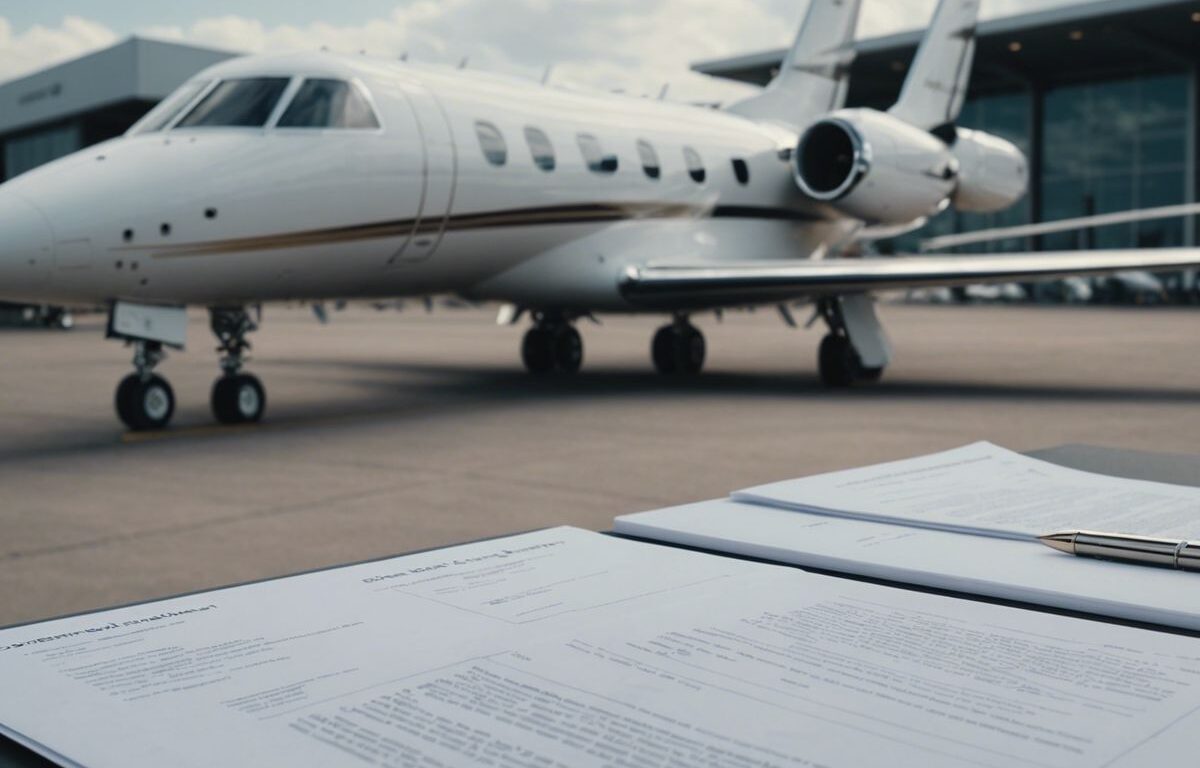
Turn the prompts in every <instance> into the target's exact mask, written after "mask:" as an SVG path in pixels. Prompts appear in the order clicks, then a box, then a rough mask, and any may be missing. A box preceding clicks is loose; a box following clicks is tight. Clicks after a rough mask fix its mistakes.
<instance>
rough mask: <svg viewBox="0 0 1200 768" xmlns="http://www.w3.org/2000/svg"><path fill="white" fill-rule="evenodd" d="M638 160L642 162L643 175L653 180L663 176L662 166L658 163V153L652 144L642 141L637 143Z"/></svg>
mask: <svg viewBox="0 0 1200 768" xmlns="http://www.w3.org/2000/svg"><path fill="white" fill-rule="evenodd" d="M637 152H638V159H640V160H641V161H642V173H644V174H646V176H648V177H649V178H651V179H657V178H659V177H661V176H662V166H661V165H660V164H659V162H658V153H657V152H655V151H654V147H653V146H651V144H650V142H648V141H645V140H642V141H639V142H638V143H637Z"/></svg>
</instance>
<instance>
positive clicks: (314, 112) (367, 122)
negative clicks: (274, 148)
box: [278, 78, 379, 129]
mask: <svg viewBox="0 0 1200 768" xmlns="http://www.w3.org/2000/svg"><path fill="white" fill-rule="evenodd" d="M278 127H280V128H348V129H350V128H356V129H372V128H378V127H379V120H378V118H376V117H375V113H374V111H372V109H371V105H370V104H369V103H367V99H366V97H365V96H363V95H362V93H360V92H359V90H358V89H357V88H356V87H354V86H352V85H351V84H350V83H347V82H345V81H343V80H322V79H315V78H314V79H310V80H305V81H304V84H303V85H301V86H300V90H298V91H297V92H296V95H295V97H293V98H292V103H291V104H289V105H288V108H287V109H286V110H285V111H284V113H283V115H282V116H281V117H280V118H279V123H278Z"/></svg>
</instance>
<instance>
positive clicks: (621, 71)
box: [0, 0, 1046, 99]
mask: <svg viewBox="0 0 1200 768" xmlns="http://www.w3.org/2000/svg"><path fill="white" fill-rule="evenodd" d="M933 5H934V0H865V5H864V10H863V17H862V22H861V24H860V28H859V33H860V36H872V35H878V34H884V33H888V32H894V31H897V30H898V29H901V28H905V27H913V26H919V25H920V24H922V23H923V22H924V20H925V19H926V18H928V16H929V15H930V14H931V13H932V10H933ZM1033 5H1038V6H1044V5H1046V3H1045V2H1037V0H993V2H992V3H991V4H990V5H989V9H990V10H989V14H990V15H996V14H997V11H1000V12H1015V11H1019V10H1022V9H1028V8H1030V7H1031V6H1033ZM806 7H807V3H804V2H797V0H506V1H505V2H504V3H497V2H496V0H409V2H406V3H402V4H398V5H397V6H396V7H395V8H394V9H393V10H392V12H391V13H390V14H388V15H387V16H384V17H382V18H377V19H372V20H368V21H366V22H363V23H360V24H346V25H342V24H335V23H330V22H314V23H311V24H305V25H291V24H280V25H275V26H267V25H264V24H263V23H262V22H260V21H258V20H256V19H253V18H249V17H247V16H241V15H224V16H213V17H206V18H200V19H198V20H196V21H195V22H193V23H192V24H190V25H187V26H183V27H179V26H147V27H143V28H141V29H137V30H129V31H131V32H136V33H138V34H143V35H147V36H151V37H158V38H165V39H171V40H179V41H186V42H191V43H196V44H199V45H211V46H215V47H219V48H225V49H230V50H237V51H246V52H262V51H282V50H315V49H318V48H322V47H325V48H329V49H330V50H335V51H341V52H359V51H366V52H368V53H370V54H375V55H381V56H399V55H400V54H401V53H404V52H408V53H409V54H410V55H411V56H412V57H413V58H415V59H418V60H425V61H434V62H441V63H455V62H457V61H459V60H461V59H462V58H464V57H469V59H470V66H471V67H474V68H483V69H488V70H493V71H500V72H506V73H510V74H523V75H528V76H534V77H539V76H540V75H541V74H542V72H543V71H544V69H545V68H546V67H547V66H553V68H554V70H553V71H554V78H555V79H556V80H557V81H560V82H562V81H566V82H572V83H578V84H583V85H589V86H594V87H600V88H610V89H621V90H626V91H629V92H634V93H657V92H658V91H659V89H660V88H661V87H662V86H663V84H665V83H670V86H671V88H670V93H671V96H672V97H673V98H677V99H723V98H731V97H733V96H735V95H738V94H742V93H745V92H746V90H747V89H746V87H744V86H738V85H736V84H729V83H722V82H720V81H715V80H712V79H710V78H705V77H703V76H700V75H696V74H694V73H691V72H690V71H689V70H688V64H689V63H690V62H692V61H695V60H698V59H705V58H713V57H720V56H726V55H731V54H735V53H740V52H746V51H753V50H762V49H765V48H772V47H781V46H784V45H786V44H787V43H788V42H789V41H790V39H791V37H792V36H793V34H794V33H795V29H796V28H797V26H798V24H799V21H800V18H801V17H802V15H803V13H804V10H805V8H806ZM116 37H117V36H116V34H115V33H114V32H113V31H112V30H110V29H108V28H107V27H105V26H104V25H103V24H100V23H98V22H95V21H88V20H85V19H82V18H79V17H68V18H66V19H64V20H63V22H62V23H61V24H60V25H59V26H58V27H55V28H46V27H32V28H30V29H27V30H25V31H24V32H21V33H20V34H14V33H13V30H12V29H11V26H10V25H9V24H8V22H6V21H5V19H4V18H3V17H0V79H5V78H7V77H11V76H14V75H16V74H18V73H20V72H23V71H28V70H31V69H34V68H37V67H42V66H46V65H47V64H50V63H53V62H55V61H59V60H62V59H65V58H70V57H71V56H75V55H79V54H81V53H84V52H86V51H88V50H91V49H94V48H97V47H101V46H104V45H108V44H111V43H112V42H113V41H114V40H115V39H116Z"/></svg>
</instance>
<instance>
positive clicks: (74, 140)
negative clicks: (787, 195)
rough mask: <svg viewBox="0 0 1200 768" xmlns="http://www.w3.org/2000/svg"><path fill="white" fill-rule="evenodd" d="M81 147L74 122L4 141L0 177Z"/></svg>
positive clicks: (8, 175)
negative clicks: (0, 174)
mask: <svg viewBox="0 0 1200 768" xmlns="http://www.w3.org/2000/svg"><path fill="white" fill-rule="evenodd" d="M82 148H83V131H82V130H80V127H79V124H78V123H69V124H67V125H60V126H56V127H54V128H47V129H45V130H42V131H37V132H35V133H28V134H25V135H24V136H17V137H15V138H11V139H8V140H7V141H5V142H4V178H5V179H6V180H7V179H11V178H12V177H14V176H16V175H18V174H21V173H24V172H25V171H28V170H31V169H33V168H36V167H37V166H39V165H42V164H43V163H48V162H50V161H51V160H56V159H58V158H60V157H63V156H64V155H69V154H71V153H72V152H75V151H77V150H79V149H82Z"/></svg>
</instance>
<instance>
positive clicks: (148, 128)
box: [129, 80, 212, 136]
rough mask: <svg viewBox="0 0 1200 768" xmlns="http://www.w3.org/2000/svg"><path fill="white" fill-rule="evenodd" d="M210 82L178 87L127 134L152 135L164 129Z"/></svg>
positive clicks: (194, 81) (195, 82)
mask: <svg viewBox="0 0 1200 768" xmlns="http://www.w3.org/2000/svg"><path fill="white" fill-rule="evenodd" d="M211 82H212V81H211V80H189V81H188V82H186V83H184V84H183V85H181V86H179V87H178V88H176V89H175V91H174V92H173V93H172V94H171V95H170V96H168V97H167V98H165V99H163V100H162V101H160V102H159V103H158V106H156V107H154V109H152V110H150V111H149V112H147V113H146V114H145V116H144V117H142V119H141V120H138V121H137V122H136V123H135V124H134V126H133V127H132V128H130V129H129V134H130V135H131V136H132V135H135V134H138V133H154V132H155V131H161V130H162V129H163V128H166V127H167V126H168V125H170V124H171V122H172V121H173V120H174V119H175V118H176V117H178V116H179V113H180V112H182V111H183V110H185V109H187V108H188V107H189V106H191V103H192V102H193V101H194V100H195V99H196V97H197V96H199V95H200V92H201V91H203V90H204V89H205V88H207V87H208V86H209V83H211Z"/></svg>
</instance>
